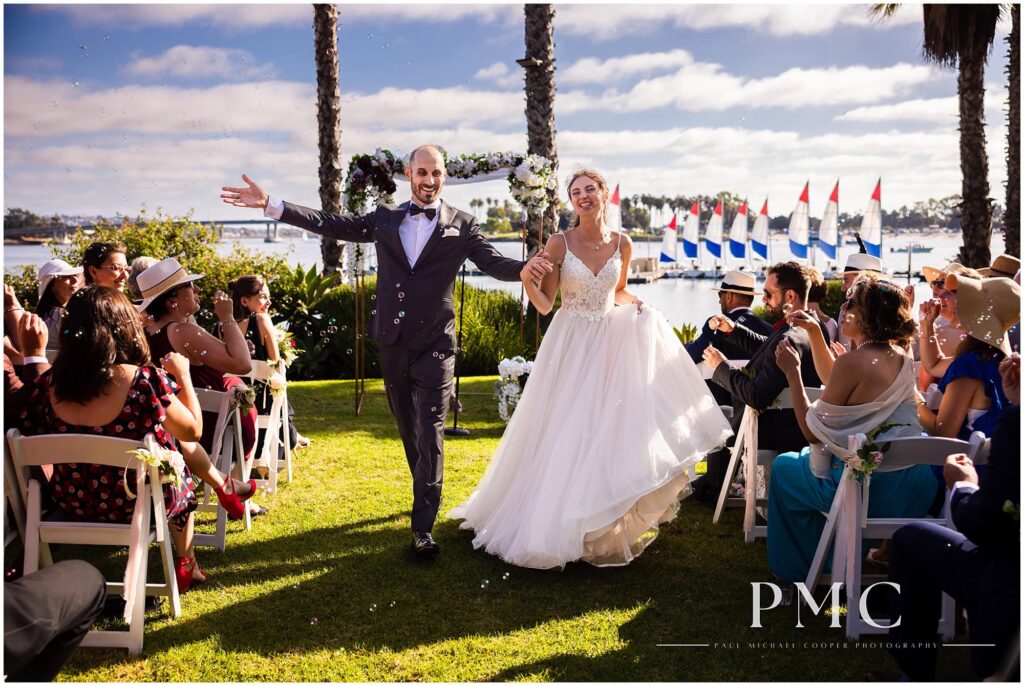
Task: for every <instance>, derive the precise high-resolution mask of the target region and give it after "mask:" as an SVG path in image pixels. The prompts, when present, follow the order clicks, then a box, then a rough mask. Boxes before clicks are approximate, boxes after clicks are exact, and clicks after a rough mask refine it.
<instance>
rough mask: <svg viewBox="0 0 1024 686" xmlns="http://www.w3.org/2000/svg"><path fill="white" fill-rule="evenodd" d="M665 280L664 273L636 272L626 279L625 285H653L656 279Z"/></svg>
mask: <svg viewBox="0 0 1024 686" xmlns="http://www.w3.org/2000/svg"><path fill="white" fill-rule="evenodd" d="M663 278H665V272H663V271H656V272H636V273H633V274H630V275H629V276H628V277H627V278H626V283H653V282H655V281H657V280H658V279H663Z"/></svg>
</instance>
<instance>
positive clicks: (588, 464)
mask: <svg viewBox="0 0 1024 686" xmlns="http://www.w3.org/2000/svg"><path fill="white" fill-rule="evenodd" d="M621 267H622V258H621V256H620V254H619V248H618V246H616V249H615V253H614V254H613V255H612V257H611V258H610V259H609V260H608V261H607V262H606V263H605V265H604V266H603V267H602V268H601V269H600V270H599V271H598V272H597V274H596V275H595V274H594V273H593V272H591V270H590V268H589V267H587V266H586V265H585V264H584V263H583V262H582V261H581V260H580V259H579V258H578V257H576V256H575V255H574V254H573V253H572V251H571V250H568V249H567V250H566V256H565V260H564V262H563V264H562V273H561V284H560V287H561V292H562V307H561V308H560V309H559V310H558V311H557V312H556V313H555V316H554V318H553V319H552V321H551V325H550V327H549V328H548V330H547V334H546V335H545V336H544V341H543V343H542V344H541V346H540V349H539V350H538V352H537V358H536V360H535V361H534V364H533V370H532V372H531V373H530V377H529V380H528V382H527V384H526V387H525V389H524V391H523V395H522V398H521V399H520V401H519V404H518V406H517V407H516V409H515V413H514V414H513V415H512V420H511V421H510V422H509V424H508V427H507V428H506V430H505V434H504V436H503V437H502V439H501V443H500V445H499V446H498V450H497V452H495V454H494V457H493V458H492V459H491V462H490V464H489V465H488V467H487V471H486V472H485V474H484V476H483V478H482V479H481V480H480V483H479V484H478V485H477V488H476V490H475V491H474V492H473V494H472V495H471V496H470V497H469V499H468V500H467V501H466V502H465V503H463V504H462V505H460V506H458V507H456V508H455V509H453V510H451V511H450V512H449V513H448V517H449V518H451V519H463V520H465V521H464V522H462V524H461V525H460V528H463V529H473V530H474V531H475V532H476V535H475V537H474V539H473V547H474V548H481V547H482V548H484V549H485V550H486V551H487V552H488V553H491V554H492V555H497V556H499V557H501V558H502V559H503V560H505V561H506V562H509V563H512V564H514V565H519V566H522V567H534V568H538V569H547V568H551V567H563V566H564V565H565V564H566V563H568V562H572V561H573V560H581V559H582V560H585V561H586V562H589V563H591V564H594V565H598V566H614V565H624V564H628V563H629V562H630V561H631V560H632V559H633V558H634V557H636V556H637V555H639V554H640V553H641V552H642V551H643V550H644V548H646V547H647V545H648V544H650V543H651V541H653V540H654V538H655V537H656V536H657V533H658V525H659V524H662V523H664V522H668V521H670V520H672V519H674V518H675V516H676V513H677V510H678V505H679V500H680V499H681V498H683V497H685V496H686V495H687V494H688V493H689V488H688V476H687V470H688V469H689V467H691V466H692V465H694V464H695V463H697V462H699V461H700V460H701V459H702V457H703V456H704V455H705V454H706V453H708V452H710V451H712V450H715V449H716V448H718V447H720V446H722V445H724V444H725V441H726V439H727V438H728V437H729V436H730V435H731V433H732V432H731V429H730V427H729V423H728V422H727V421H726V419H725V416H724V415H723V414H722V412H721V410H719V408H718V405H717V404H716V403H715V401H714V399H713V398H712V396H711V393H710V392H709V391H708V389H707V386H706V385H705V383H704V380H703V379H702V378H701V375H700V372H699V371H698V370H697V367H696V365H695V364H694V363H693V360H691V359H690V357H689V355H688V354H687V353H686V351H685V350H684V349H683V346H682V345H681V344H680V343H679V339H678V338H677V337H676V335H675V333H674V332H673V331H672V328H671V327H670V326H669V325H668V323H667V322H666V321H665V318H664V317H662V316H661V314H660V313H658V312H656V311H654V310H652V309H650V308H649V307H645V308H644V310H643V312H641V313H639V314H638V313H637V310H636V307H635V306H632V305H630V306H627V307H616V306H615V302H614V296H615V285H616V283H617V282H618V279H619V274H620V271H621Z"/></svg>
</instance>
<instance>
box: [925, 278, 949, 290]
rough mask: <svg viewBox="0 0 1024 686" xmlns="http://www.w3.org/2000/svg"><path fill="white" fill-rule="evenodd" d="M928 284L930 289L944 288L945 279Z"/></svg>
mask: <svg viewBox="0 0 1024 686" xmlns="http://www.w3.org/2000/svg"><path fill="white" fill-rule="evenodd" d="M928 284H929V285H930V286H931V287H932V288H945V287H946V280H945V279H935V280H934V281H929V282H928Z"/></svg>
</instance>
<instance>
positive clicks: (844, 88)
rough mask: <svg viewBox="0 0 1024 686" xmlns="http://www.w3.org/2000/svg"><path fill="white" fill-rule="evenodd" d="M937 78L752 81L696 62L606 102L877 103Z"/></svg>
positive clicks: (901, 74) (644, 105)
mask: <svg viewBox="0 0 1024 686" xmlns="http://www.w3.org/2000/svg"><path fill="white" fill-rule="evenodd" d="M936 78H938V73H937V72H936V71H935V70H933V69H932V68H930V67H926V66H922V65H911V64H896V65H893V66H891V67H883V68H871V67H864V66H851V67H829V68H823V69H802V68H794V69H789V70H787V71H785V72H783V73H781V74H778V75H776V76H769V77H765V78H760V79H750V78H747V77H743V76H738V75H734V74H729V73H727V72H725V71H724V70H723V69H722V67H721V65H718V64H713V63H709V62H694V63H692V64H688V65H686V66H684V67H682V68H681V69H679V70H678V71H676V72H675V73H673V74H668V75H665V76H658V77H654V78H650V79H645V80H642V81H639V82H638V83H636V84H635V85H634V86H633V87H632V88H631V89H630V90H628V91H626V92H621V93H620V92H618V91H614V90H609V91H607V92H606V93H605V94H604V95H603V96H602V98H601V100H602V103H603V105H604V106H606V107H610V108H615V109H620V110H625V111H642V110H650V109H654V108H658V107H668V106H672V107H675V108H676V109H679V110H683V111H687V112H702V111H723V110H728V109H731V108H733V107H750V108H782V109H795V108H807V107H817V106H822V105H826V106H834V105H842V104H866V103H873V102H878V101H880V100H886V99H889V98H892V97H895V96H897V95H901V94H903V93H904V92H905V91H907V90H908V89H910V88H911V87H912V86H917V85H920V84H923V83H926V82H928V81H931V80H933V79H936Z"/></svg>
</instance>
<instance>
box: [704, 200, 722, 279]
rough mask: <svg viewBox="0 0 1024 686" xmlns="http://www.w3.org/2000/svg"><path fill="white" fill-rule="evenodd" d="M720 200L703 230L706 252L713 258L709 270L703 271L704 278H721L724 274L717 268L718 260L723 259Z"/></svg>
mask: <svg viewBox="0 0 1024 686" xmlns="http://www.w3.org/2000/svg"><path fill="white" fill-rule="evenodd" d="M722 223H723V222H722V201H721V200H719V201H718V204H717V205H715V212H714V214H712V215H711V221H709V222H708V227H707V228H706V229H705V230H704V247H705V248H706V249H707V251H708V253H710V254H711V256H712V257H714V258H715V259H714V260H713V262H712V268H711V270H710V271H705V272H704V278H706V279H721V278H722V277H723V276H725V274H724V273H723V272H722V270H721V269H719V264H718V260H723V262H724V259H723V256H722Z"/></svg>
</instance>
